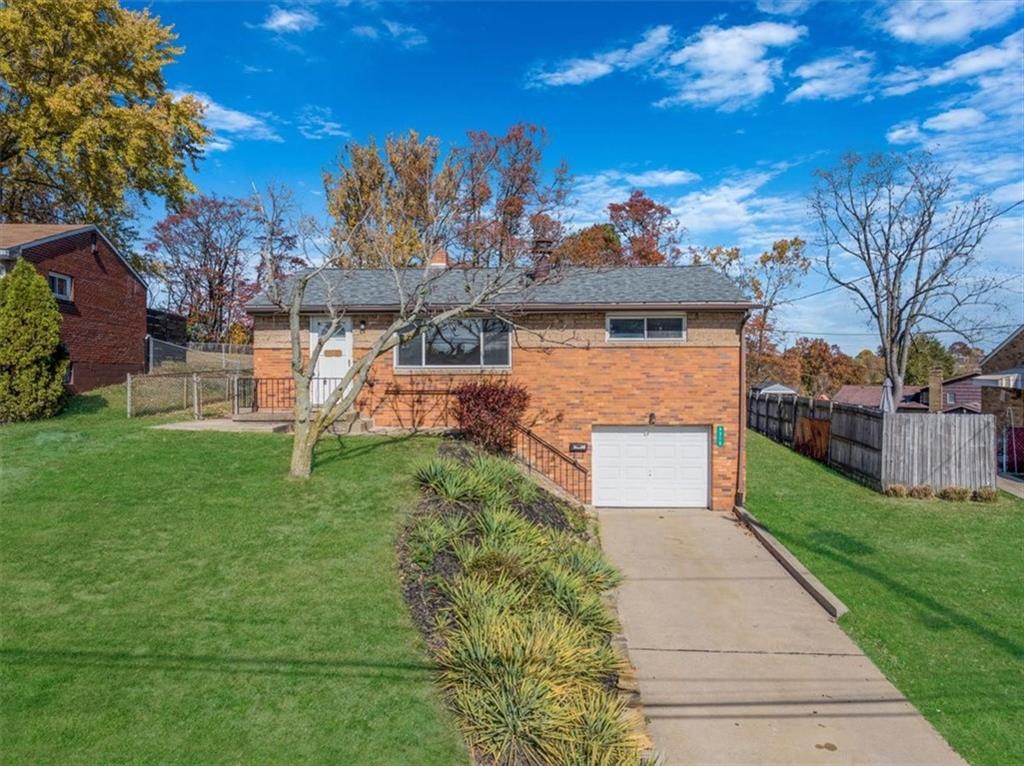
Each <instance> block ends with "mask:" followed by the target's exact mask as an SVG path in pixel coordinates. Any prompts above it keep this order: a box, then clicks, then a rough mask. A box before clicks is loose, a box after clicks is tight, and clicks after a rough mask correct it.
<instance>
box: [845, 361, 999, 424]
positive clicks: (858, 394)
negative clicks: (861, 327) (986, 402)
mask: <svg viewBox="0 0 1024 766" xmlns="http://www.w3.org/2000/svg"><path fill="white" fill-rule="evenodd" d="M977 375H978V373H976V372H972V373H968V374H966V375H957V376H955V377H952V378H946V379H945V380H943V381H941V384H940V385H939V387H938V394H939V400H940V402H941V410H942V412H944V413H946V414H962V415H967V414H972V413H978V412H980V411H981V387H980V386H979V385H978V384H977V383H976V382H975V379H976V378H977ZM930 396H931V387H930V386H904V387H903V393H902V395H901V396H900V401H899V403H898V404H897V405H896V411H897V412H929V411H933V410H938V409H940V407H934V408H933V407H931V406H930ZM832 401H834V402H836V403H837V404H856V405H859V406H861V407H873V408H874V409H878V408H879V407H881V406H882V386H876V385H853V384H847V385H845V386H842V387H841V388H840V389H839V390H838V391H837V392H836V395H835V396H833V397H832Z"/></svg>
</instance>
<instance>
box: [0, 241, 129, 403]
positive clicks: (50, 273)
mask: <svg viewBox="0 0 1024 766" xmlns="http://www.w3.org/2000/svg"><path fill="white" fill-rule="evenodd" d="M18 258H24V259H25V260H27V261H29V262H30V263H31V264H32V265H33V266H35V268H36V270H37V271H38V272H39V273H40V274H42V275H43V276H44V277H45V278H46V279H47V281H48V282H49V284H50V289H51V290H52V291H53V293H54V296H55V297H56V298H57V306H58V307H59V309H60V313H61V316H62V322H61V330H60V336H61V341H62V342H63V343H64V346H65V347H66V348H67V350H68V353H69V354H70V356H71V369H70V371H69V375H68V377H69V380H68V387H69V388H70V389H71V390H73V391H79V392H80V391H88V390H89V389H92V388H97V387H98V386H106V385H110V384H112V383H123V382H124V379H125V375H127V374H128V373H137V372H142V369H143V360H144V348H143V347H144V342H145V341H144V339H145V336H146V284H145V283H144V282H143V281H142V279H141V278H140V277H139V275H138V274H137V273H136V272H135V270H134V269H132V267H131V265H129V263H128V262H127V261H126V260H125V259H124V257H123V256H122V255H121V254H120V253H119V252H118V251H117V249H116V248H115V247H114V246H113V245H112V244H111V243H110V241H109V240H108V239H107V238H106V237H104V236H103V234H102V232H100V230H99V229H97V228H96V227H95V226H92V225H56V224H14V223H4V224H0V274H3V273H6V271H7V269H8V268H9V267H10V265H11V264H13V263H14V262H15V260H17V259H18Z"/></svg>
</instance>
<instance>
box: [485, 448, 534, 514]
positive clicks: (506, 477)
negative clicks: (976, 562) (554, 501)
mask: <svg viewBox="0 0 1024 766" xmlns="http://www.w3.org/2000/svg"><path fill="white" fill-rule="evenodd" d="M470 470H471V471H473V473H474V474H476V475H477V476H478V477H479V478H480V480H481V481H482V482H484V483H486V484H488V485H490V486H492V487H500V488H502V489H503V490H504V491H505V492H507V493H510V494H511V495H512V496H513V497H514V498H515V499H516V500H519V501H520V502H524V503H530V502H533V501H534V500H535V499H536V498H537V494H538V493H539V491H540V489H539V487H538V486H537V485H536V484H535V483H534V482H532V481H530V480H529V479H527V478H526V477H525V476H523V474H522V473H520V471H519V469H518V468H517V467H516V465H515V463H513V462H512V461H511V460H508V459H506V458H499V457H492V456H489V455H480V456H478V457H476V458H474V459H473V461H472V462H471V463H470Z"/></svg>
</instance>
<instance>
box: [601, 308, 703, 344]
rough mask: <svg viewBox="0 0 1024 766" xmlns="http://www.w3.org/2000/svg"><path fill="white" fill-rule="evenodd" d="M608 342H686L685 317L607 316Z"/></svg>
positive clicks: (680, 315) (677, 315) (683, 315)
mask: <svg viewBox="0 0 1024 766" xmlns="http://www.w3.org/2000/svg"><path fill="white" fill-rule="evenodd" d="M607 334H608V340H610V341H630V340H640V341H647V340H686V315H685V314H675V315H672V316H666V315H652V316H621V315H619V316H609V317H608V319H607Z"/></svg>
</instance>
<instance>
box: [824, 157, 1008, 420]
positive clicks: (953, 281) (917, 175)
mask: <svg viewBox="0 0 1024 766" xmlns="http://www.w3.org/2000/svg"><path fill="white" fill-rule="evenodd" d="M815 175H816V176H817V177H818V179H819V182H818V185H817V188H816V189H815V191H814V193H813V196H812V198H811V208H812V210H813V213H814V217H815V218H816V219H817V222H818V224H819V226H820V231H821V235H822V245H823V247H824V256H823V260H824V268H825V271H826V272H827V274H828V276H829V277H830V279H831V280H832V281H833V282H835V283H836V284H837V285H839V286H840V287H843V288H844V289H846V290H849V291H850V293H852V294H853V296H854V297H855V299H856V301H857V304H858V305H859V306H860V308H862V309H863V310H864V311H866V312H867V313H868V315H869V316H870V317H871V320H872V322H873V323H874V324H875V326H876V327H877V329H878V337H879V342H880V350H881V356H882V359H883V361H884V363H885V374H886V377H888V378H889V380H891V381H892V384H893V394H894V398H895V400H896V401H899V396H900V393H901V391H902V388H903V380H904V377H905V375H906V370H907V360H908V359H909V355H910V347H911V341H912V339H913V336H914V334H915V333H916V332H920V331H922V330H923V329H930V330H936V329H942V330H949V331H952V332H955V333H957V334H959V335H961V336H963V337H965V338H970V337H971V335H972V332H973V331H974V330H976V329H977V327H978V326H979V325H980V322H979V321H976V320H972V316H971V312H969V311H966V309H968V308H969V307H978V306H981V305H992V301H993V297H992V296H993V289H994V288H995V287H997V285H998V284H999V282H998V280H996V279H994V278H989V277H986V276H984V275H981V274H979V270H978V268H977V267H978V265H979V264H978V256H979V250H978V248H979V245H980V244H981V242H982V240H983V239H984V237H985V234H986V232H987V231H988V228H989V225H990V224H991V222H992V220H993V219H994V217H995V215H994V214H993V213H992V211H991V208H990V205H989V203H988V200H987V199H986V198H985V197H983V196H973V197H970V198H968V199H966V200H962V201H960V200H957V199H955V198H954V195H955V193H956V192H955V190H954V184H953V178H952V173H951V172H950V171H949V170H947V169H944V168H942V167H940V165H939V164H938V163H937V162H936V161H935V160H934V159H933V158H932V157H931V156H930V155H928V154H906V155H904V154H889V155H872V156H870V157H861V156H859V155H857V154H848V155H846V156H844V157H843V158H842V160H841V161H840V163H839V165H838V166H837V167H835V168H833V169H830V170H818V171H816V173H815ZM851 265H853V266H855V267H856V268H855V269H851V268H850V266H851Z"/></svg>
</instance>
